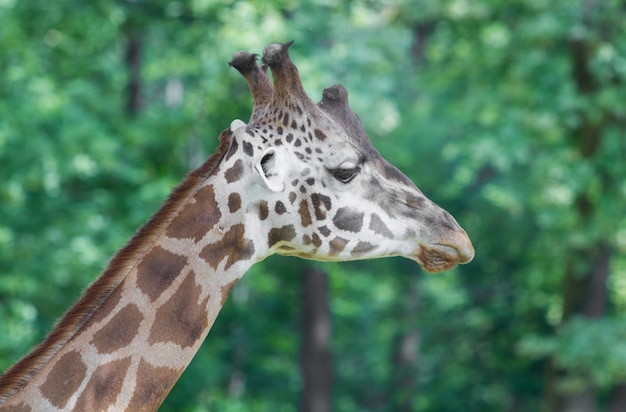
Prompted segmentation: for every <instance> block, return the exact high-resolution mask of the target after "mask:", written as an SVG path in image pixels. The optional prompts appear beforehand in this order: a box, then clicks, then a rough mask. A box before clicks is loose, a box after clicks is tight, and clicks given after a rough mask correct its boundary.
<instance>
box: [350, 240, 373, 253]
mask: <svg viewBox="0 0 626 412" xmlns="http://www.w3.org/2000/svg"><path fill="white" fill-rule="evenodd" d="M374 249H376V246H374V245H372V244H371V243H370V242H359V243H357V244H356V246H355V247H354V249H352V251H351V252H350V254H351V255H352V256H362V255H363V254H365V253H368V252H371V251H372V250H374Z"/></svg>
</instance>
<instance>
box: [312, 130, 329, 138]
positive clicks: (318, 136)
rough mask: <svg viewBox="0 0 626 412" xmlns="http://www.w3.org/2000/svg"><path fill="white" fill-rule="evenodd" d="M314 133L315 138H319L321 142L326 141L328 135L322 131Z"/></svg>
mask: <svg viewBox="0 0 626 412" xmlns="http://www.w3.org/2000/svg"><path fill="white" fill-rule="evenodd" d="M313 133H315V137H317V138H318V139H319V140H322V141H324V140H326V135H325V134H324V132H322V131H321V130H319V129H315V130H314V131H313Z"/></svg>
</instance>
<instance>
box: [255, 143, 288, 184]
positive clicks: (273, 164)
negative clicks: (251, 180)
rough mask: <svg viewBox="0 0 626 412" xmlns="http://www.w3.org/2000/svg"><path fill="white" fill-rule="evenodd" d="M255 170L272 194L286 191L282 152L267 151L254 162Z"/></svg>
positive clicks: (272, 149) (270, 149)
mask: <svg viewBox="0 0 626 412" xmlns="http://www.w3.org/2000/svg"><path fill="white" fill-rule="evenodd" d="M254 168H255V169H256V171H257V172H258V173H259V176H261V180H263V183H265V186H267V188H268V189H269V190H271V191H272V192H282V191H283V190H285V180H284V178H285V174H286V170H285V159H284V155H283V152H282V151H279V150H276V149H275V148H273V147H270V148H268V149H266V150H265V151H264V152H263V153H262V154H261V155H260V156H259V157H258V158H257V159H256V160H255V162H254Z"/></svg>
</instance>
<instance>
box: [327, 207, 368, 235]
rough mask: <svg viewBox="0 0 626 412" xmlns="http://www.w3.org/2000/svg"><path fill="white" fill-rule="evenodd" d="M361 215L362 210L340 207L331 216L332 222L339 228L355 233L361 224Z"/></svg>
mask: <svg viewBox="0 0 626 412" xmlns="http://www.w3.org/2000/svg"><path fill="white" fill-rule="evenodd" d="M363 216H364V214H363V212H359V211H358V210H356V209H353V208H351V207H342V208H339V210H337V213H336V214H335V216H334V217H333V223H334V224H335V226H337V228H339V229H341V230H345V231H348V232H354V233H357V232H359V231H360V230H361V227H362V226H363Z"/></svg>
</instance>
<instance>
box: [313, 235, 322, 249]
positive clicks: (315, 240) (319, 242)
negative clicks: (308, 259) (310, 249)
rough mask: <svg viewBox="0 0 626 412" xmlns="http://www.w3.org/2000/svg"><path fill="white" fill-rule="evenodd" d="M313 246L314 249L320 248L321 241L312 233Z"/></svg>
mask: <svg viewBox="0 0 626 412" xmlns="http://www.w3.org/2000/svg"><path fill="white" fill-rule="evenodd" d="M313 245H314V246H315V247H320V246H322V239H321V238H320V236H319V235H318V234H317V233H313Z"/></svg>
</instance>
